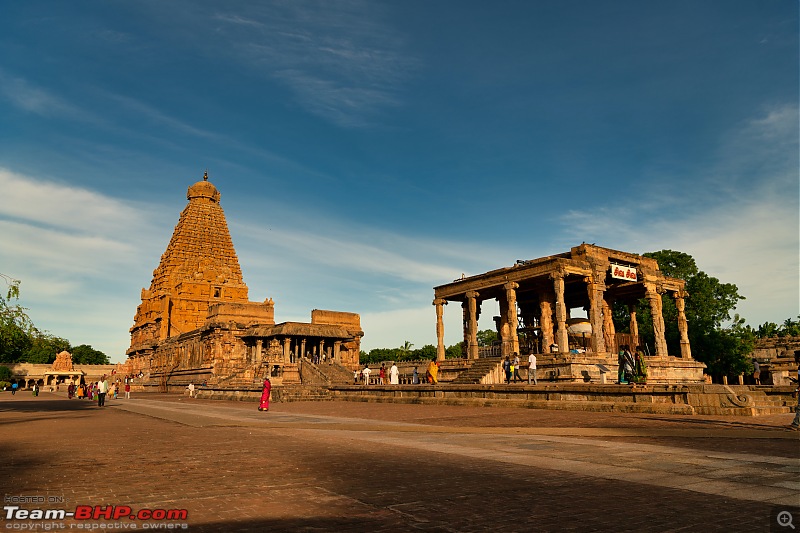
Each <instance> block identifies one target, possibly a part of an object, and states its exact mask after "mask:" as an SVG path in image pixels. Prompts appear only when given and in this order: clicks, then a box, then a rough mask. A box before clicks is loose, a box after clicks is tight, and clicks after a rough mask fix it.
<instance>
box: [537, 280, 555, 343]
mask: <svg viewBox="0 0 800 533" xmlns="http://www.w3.org/2000/svg"><path fill="white" fill-rule="evenodd" d="M539 309H540V310H541V314H540V316H539V327H540V328H541V330H542V353H550V345H551V344H553V298H552V296H550V295H549V294H548V295H542V296H541V298H539Z"/></svg>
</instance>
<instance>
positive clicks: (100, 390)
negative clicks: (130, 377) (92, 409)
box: [97, 374, 109, 407]
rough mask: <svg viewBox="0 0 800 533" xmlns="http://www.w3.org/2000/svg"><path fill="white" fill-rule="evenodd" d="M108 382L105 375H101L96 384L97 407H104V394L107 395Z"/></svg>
mask: <svg viewBox="0 0 800 533" xmlns="http://www.w3.org/2000/svg"><path fill="white" fill-rule="evenodd" d="M108 388H109V387H108V380H107V379H106V375H105V374H103V377H102V378H100V381H98V382H97V406H98V407H105V406H106V394H108Z"/></svg>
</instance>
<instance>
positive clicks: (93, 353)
mask: <svg viewBox="0 0 800 533" xmlns="http://www.w3.org/2000/svg"><path fill="white" fill-rule="evenodd" d="M72 362H73V363H75V364H76V365H107V364H109V363H110V362H109V360H108V356H107V355H106V354H104V353H103V352H101V351H100V350H95V349H94V348H92V347H91V346H89V345H88V344H81V345H80V346H75V347H74V348H73V349H72Z"/></svg>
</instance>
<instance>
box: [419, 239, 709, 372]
mask: <svg viewBox="0 0 800 533" xmlns="http://www.w3.org/2000/svg"><path fill="white" fill-rule="evenodd" d="M684 285H685V282H684V281H683V280H681V279H676V278H670V277H667V276H665V275H664V274H663V273H662V272H661V271H660V270H659V268H658V263H657V262H656V261H655V260H654V259H650V258H647V257H643V256H640V255H637V254H631V253H626V252H620V251H617V250H610V249H608V248H601V247H599V246H594V245H589V244H581V245H580V246H576V247H574V248H572V249H571V250H570V251H569V252H566V253H563V254H558V255H552V256H548V257H542V258H539V259H533V260H529V261H517V264H515V265H514V266H511V267H506V268H500V269H498V270H493V271H491V272H486V273H485V274H480V275H477V276H470V277H464V278H462V279H457V280H455V281H454V282H452V283H448V284H446V285H441V286H438V287H435V288H434V294H435V300H434V301H433V304H434V305H435V307H436V317H437V321H436V334H437V340H438V348H437V358H438V359H439V360H444V353H445V348H444V322H443V313H444V306H445V305H447V304H448V303H449V302H457V303H459V304H460V307H461V313H462V317H463V329H464V347H465V352H466V353H465V355H466V357H467V358H468V359H477V358H478V356H479V347H478V340H477V333H478V318H479V316H480V312H481V303H482V302H484V301H486V300H490V299H495V300H497V301H498V303H499V308H500V316H498V317H494V319H495V324H496V329H497V336H498V339H500V346H499V353H495V354H491V355H494V356H500V357H505V356H506V355H511V354H512V353H515V352H516V353H519V354H521V356H522V358H523V360H527V358H526V357H525V356H526V354H529V353H531V352H533V353H537V354H540V355H537V363H538V368H539V373H540V376H541V377H542V378H543V379H548V380H555V381H576V382H577V381H590V380H591V381H594V382H598V381H600V382H609V383H612V382H616V381H617V369H618V363H617V351H618V349H619V346H620V345H629V346H630V347H631V349H632V350H635V349H636V347H637V346H638V345H639V343H640V340H639V329H638V323H637V320H636V313H637V305H638V302H639V301H640V300H641V299H642V298H644V299H646V301H647V303H648V305H649V310H650V314H651V316H652V317H653V320H652V322H653V330H654V331H653V335H654V338H655V342H654V344H655V345H654V346H653V347H652V350H649V351H648V353H649V356H648V357H646V361H647V366H648V382H649V383H700V382H702V381H703V369H704V368H705V365H704V364H703V363H700V362H698V361H696V360H694V359H692V353H691V347H690V346H689V337H688V330H687V323H686V316H685V314H684V299H685V298H686V297H687V294H686V292H685V290H684ZM662 294H669V295H670V296H672V297H673V298H674V300H675V305H676V308H677V311H678V318H677V320H678V324H677V326H678V331H679V332H680V353H679V354H672V355H671V354H668V353H667V342H666V340H665V337H664V317H663V314H662V300H661V296H662ZM615 302H617V303H618V305H619V304H622V305H627V306H628V311H629V313H630V317H631V318H630V327H629V330H630V332H629V333H626V334H617V333H616V332H615V328H614V321H613V319H612V309H613V307H614V305H615ZM576 308H578V309H580V310H584V311H585V312H586V314H587V315H588V316H587V317H586V318H585V319H583V320H576V319H572V318H571V317H570V311H571V310H573V309H576ZM575 322H578V323H580V322H584V323H585V326H586V327H585V329H584V330H583V331H584V333H583V334H581V335H580V336H577V335H574V334H573V335H570V327H571V325H572V324H574V323H575ZM521 337H522V338H523V339H524V342H521V341H520V338H521Z"/></svg>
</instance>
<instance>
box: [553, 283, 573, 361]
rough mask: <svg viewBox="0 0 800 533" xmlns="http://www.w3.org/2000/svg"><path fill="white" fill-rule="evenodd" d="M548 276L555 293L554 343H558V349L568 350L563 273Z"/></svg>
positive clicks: (561, 350)
mask: <svg viewBox="0 0 800 533" xmlns="http://www.w3.org/2000/svg"><path fill="white" fill-rule="evenodd" d="M550 277H551V279H552V280H553V291H554V292H555V294H556V344H558V350H559V351H560V352H562V353H564V352H568V351H569V338H568V337H567V305H566V303H565V302H564V273H563V272H554V273H553V274H551V275H550Z"/></svg>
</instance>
